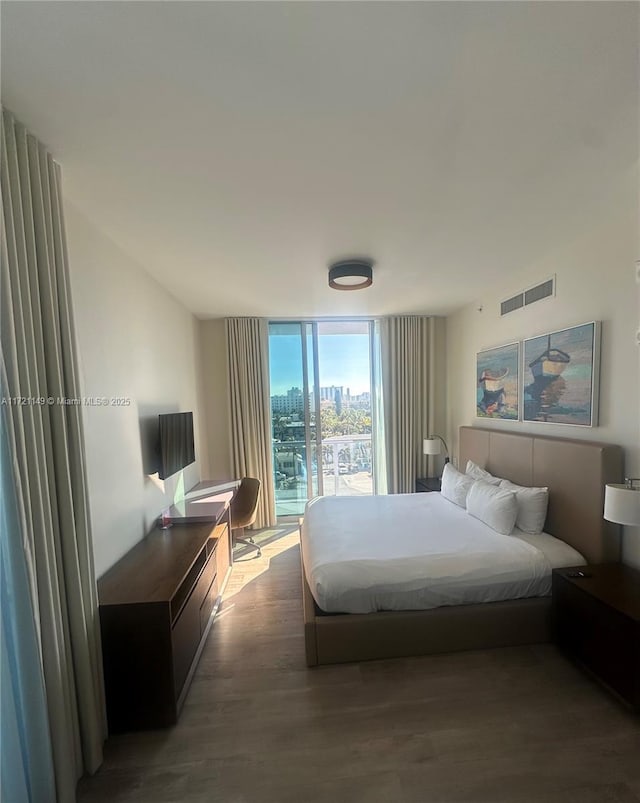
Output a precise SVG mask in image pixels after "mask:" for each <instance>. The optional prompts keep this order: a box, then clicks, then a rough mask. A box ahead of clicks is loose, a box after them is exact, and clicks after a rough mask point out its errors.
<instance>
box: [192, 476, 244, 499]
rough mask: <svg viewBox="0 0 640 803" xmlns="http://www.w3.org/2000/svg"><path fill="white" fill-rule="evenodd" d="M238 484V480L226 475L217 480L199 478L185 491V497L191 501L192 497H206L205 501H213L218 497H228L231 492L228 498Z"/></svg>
mask: <svg viewBox="0 0 640 803" xmlns="http://www.w3.org/2000/svg"><path fill="white" fill-rule="evenodd" d="M239 485H240V480H234V479H230V478H228V477H226V478H222V479H217V480H200V482H199V483H197V484H196V485H194V486H193V488H191V489H190V490H189V491H187V495H186V499H187V500H189V501H193V500H194V499H201V498H202V497H206V498H207V501H211V502H215V501H217V499H218V497H220V496H223V497H228V496H229V494H231V496H229V498H232V497H233V495H234V494H235V492H236V490H237V489H238V486H239ZM209 497H211V499H209Z"/></svg>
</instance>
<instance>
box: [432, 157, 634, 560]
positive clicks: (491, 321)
mask: <svg viewBox="0 0 640 803" xmlns="http://www.w3.org/2000/svg"><path fill="white" fill-rule="evenodd" d="M638 219H639V217H638V196H637V173H636V172H635V171H632V172H631V173H630V174H629V175H625V176H623V177H621V178H620V181H619V183H618V185H617V188H616V192H613V193H611V194H610V195H609V197H608V198H607V199H606V204H603V205H602V207H601V208H600V210H599V215H598V217H597V218H596V219H592V220H589V221H585V222H584V224H583V226H582V227H580V229H579V230H578V231H572V232H570V233H568V236H567V240H566V241H565V242H564V243H563V245H562V246H561V247H559V248H556V249H555V250H553V251H551V252H549V253H547V254H546V256H545V257H544V258H543V259H541V260H540V261H539V262H538V263H536V264H532V265H530V266H528V267H526V268H525V269H523V270H521V271H519V272H518V275H517V276H513V275H512V276H505V280H504V283H503V285H502V286H501V287H492V288H488V289H487V292H486V294H485V295H484V296H483V297H482V298H480V299H478V301H477V302H476V303H474V304H471V305H469V306H467V307H465V308H464V309H462V310H460V311H459V312H457V313H456V314H454V315H452V316H450V318H449V319H448V321H447V347H448V352H447V356H448V366H449V371H448V408H449V413H448V422H447V429H448V433H449V435H450V436H451V438H452V440H453V441H454V443H455V444H456V445H455V447H454V448H455V451H457V441H458V433H457V430H458V427H459V426H461V425H470V424H471V425H478V426H482V427H495V428H499V429H502V430H509V431H514V432H537V433H540V434H541V435H550V436H554V437H571V438H584V439H587V440H594V441H601V442H607V443H617V444H620V445H621V446H623V447H624V451H625V472H626V474H627V475H630V476H634V477H638V476H640V392H639V384H640V347H638V345H636V342H635V338H636V335H635V333H636V329H637V328H638V325H639V324H640V286H639V285H638V284H636V281H635V260H636V259H637V258H638V251H637V248H638V240H637V232H638ZM552 274H556V276H557V295H556V297H555V298H553V299H546V300H543V301H541V302H538V303H536V304H533V305H531V306H530V307H528V308H525V309H523V310H518V311H516V312H513V313H511V314H509V315H506V316H505V317H504V318H502V319H501V318H500V315H499V303H500V301H501V300H502V299H504V298H508V297H509V296H510V295H512V294H513V293H515V292H517V291H518V290H520V289H523V288H525V287H527V286H531V285H533V284H536V283H537V282H539V281H543V280H545V279H547V278H548V277H549V276H550V275H552ZM478 307H482V312H478ZM591 320H600V321H602V351H601V376H600V418H599V426H598V427H595V428H587V427H575V426H564V425H557V424H532V423H529V424H525V423H511V422H498V421H491V420H487V419H479V418H476V410H475V394H476V385H475V371H476V352H477V351H478V350H480V349H484V348H489V347H491V346H498V345H501V344H504V343H509V342H513V341H516V340H522V339H523V338H525V337H530V336H532V335H537V334H541V333H544V332H546V331H551V330H553V329H561V328H564V327H567V326H572V325H574V324H579V323H584V322H587V321H591ZM623 559H624V560H625V562H628V563H633V564H634V565H637V566H640V531H638V529H637V528H625V533H624V544H623Z"/></svg>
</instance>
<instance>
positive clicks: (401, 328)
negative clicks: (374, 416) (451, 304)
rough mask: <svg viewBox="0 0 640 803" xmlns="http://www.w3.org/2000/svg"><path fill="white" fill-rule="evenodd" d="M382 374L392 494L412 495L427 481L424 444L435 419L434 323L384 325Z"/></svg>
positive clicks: (411, 320)
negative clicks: (418, 480)
mask: <svg viewBox="0 0 640 803" xmlns="http://www.w3.org/2000/svg"><path fill="white" fill-rule="evenodd" d="M382 372H383V395H384V413H385V438H386V446H387V484H388V491H389V493H413V492H414V491H415V486H416V477H417V476H418V472H420V476H425V472H426V470H427V469H426V458H425V457H424V455H423V454H422V439H423V438H425V437H426V436H427V434H428V433H430V432H432V431H433V424H434V414H435V379H436V378H435V318H427V317H404V316H403V317H392V318H386V319H385V320H384V321H383V322H382Z"/></svg>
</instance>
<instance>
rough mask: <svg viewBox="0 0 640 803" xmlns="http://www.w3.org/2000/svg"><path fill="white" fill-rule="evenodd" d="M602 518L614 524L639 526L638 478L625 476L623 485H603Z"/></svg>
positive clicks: (639, 495)
mask: <svg viewBox="0 0 640 803" xmlns="http://www.w3.org/2000/svg"><path fill="white" fill-rule="evenodd" d="M604 518H605V519H606V520H607V521H612V522H614V523H615V524H626V525H628V526H631V527H640V478H638V477H630V478H627V479H625V481H624V485H622V484H615V483H612V484H610V485H605V487H604Z"/></svg>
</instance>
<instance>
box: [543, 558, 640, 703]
mask: <svg viewBox="0 0 640 803" xmlns="http://www.w3.org/2000/svg"><path fill="white" fill-rule="evenodd" d="M551 611H552V624H553V636H554V640H555V642H556V644H558V646H559V647H560V649H562V650H563V651H564V652H566V653H567V654H568V655H569V656H570V657H571V658H573V659H574V660H576V661H577V662H578V663H579V664H580V665H581V666H582V667H584V668H585V669H587V670H588V671H589V672H590V673H591V674H592V675H594V676H595V677H596V678H597V679H598V680H599V681H601V682H602V683H603V684H604V685H605V686H607V687H608V688H609V689H610V690H612V691H613V692H614V693H615V694H616V695H617V696H618V697H620V698H621V699H622V700H623V701H624V702H625V703H627V704H628V705H629V706H631V707H632V708H634V709H635V710H636V711H640V571H638V570H637V569H632V568H631V567H630V566H625V565H624V564H623V563H604V564H596V565H593V566H576V567H574V568H570V569H554V570H553V579H552V601H551Z"/></svg>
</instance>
